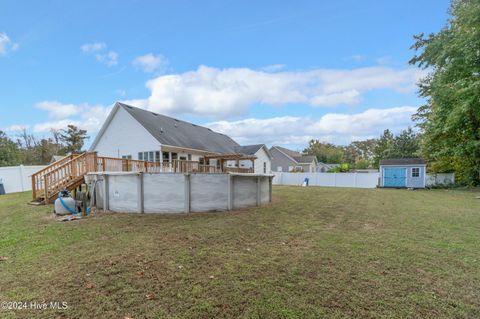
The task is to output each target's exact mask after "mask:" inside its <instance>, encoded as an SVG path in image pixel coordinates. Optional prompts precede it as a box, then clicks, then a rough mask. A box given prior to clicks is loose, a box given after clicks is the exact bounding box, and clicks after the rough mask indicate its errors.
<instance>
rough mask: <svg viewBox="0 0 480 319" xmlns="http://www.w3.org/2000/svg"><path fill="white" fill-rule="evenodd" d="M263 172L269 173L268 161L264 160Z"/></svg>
mask: <svg viewBox="0 0 480 319" xmlns="http://www.w3.org/2000/svg"><path fill="white" fill-rule="evenodd" d="M263 174H267V162H263Z"/></svg>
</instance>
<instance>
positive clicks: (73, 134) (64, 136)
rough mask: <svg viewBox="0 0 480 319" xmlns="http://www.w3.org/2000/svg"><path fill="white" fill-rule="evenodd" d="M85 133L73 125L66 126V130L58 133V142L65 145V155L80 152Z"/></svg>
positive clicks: (85, 136) (85, 137)
mask: <svg viewBox="0 0 480 319" xmlns="http://www.w3.org/2000/svg"><path fill="white" fill-rule="evenodd" d="M87 138H88V136H87V131H86V130H82V129H79V128H78V127H76V126H75V125H68V126H67V129H66V130H61V131H60V140H61V141H62V142H63V143H65V148H64V151H65V152H66V153H79V152H81V151H82V148H83V145H84V143H85V139H87Z"/></svg>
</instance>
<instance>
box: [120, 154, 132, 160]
mask: <svg viewBox="0 0 480 319" xmlns="http://www.w3.org/2000/svg"><path fill="white" fill-rule="evenodd" d="M122 158H123V159H132V155H122Z"/></svg>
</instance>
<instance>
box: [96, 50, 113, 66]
mask: <svg viewBox="0 0 480 319" xmlns="http://www.w3.org/2000/svg"><path fill="white" fill-rule="evenodd" d="M95 59H97V61H98V62H101V63H104V64H106V65H107V66H115V65H117V64H118V53H117V52H115V51H108V52H107V53H97V54H95Z"/></svg>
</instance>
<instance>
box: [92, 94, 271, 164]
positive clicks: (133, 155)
mask: <svg viewBox="0 0 480 319" xmlns="http://www.w3.org/2000/svg"><path fill="white" fill-rule="evenodd" d="M90 151H92V152H93V151H94V152H97V153H98V155H99V156H110V157H118V158H120V157H121V158H124V159H135V160H142V161H149V162H157V163H165V162H169V163H172V161H175V160H183V161H196V162H199V163H200V164H209V165H216V166H217V168H220V165H221V164H220V163H222V162H223V163H224V164H223V165H226V166H227V167H237V168H241V167H245V168H251V169H253V170H254V171H255V172H260V173H269V172H270V162H271V157H272V156H271V154H270V153H269V152H268V149H267V148H266V146H265V145H263V144H259V145H244V146H241V145H239V144H238V143H237V142H235V141H234V140H233V139H232V138H230V137H229V136H227V135H225V134H222V133H218V132H214V131H212V130H211V129H209V128H207V127H203V126H200V125H196V124H193V123H189V122H185V121H181V120H178V119H175V118H172V117H168V116H165V115H161V114H157V113H154V112H150V111H147V110H144V109H140V108H136V107H133V106H130V105H127V104H123V103H116V104H115V106H114V108H113V109H112V111H111V112H110V114H109V116H108V117H107V120H106V121H105V123H104V124H103V126H102V128H101V129H100V131H99V133H98V134H97V136H96V138H95V140H94V141H93V143H92V145H91V147H90ZM240 153H241V154H244V155H255V156H256V157H257V158H256V159H255V160H254V161H253V163H252V161H251V160H248V162H250V163H246V162H247V161H239V160H223V159H222V160H219V159H214V158H212V154H224V155H227V156H226V157H225V158H228V155H234V154H240ZM246 153H248V154H246ZM205 156H207V157H208V158H207V159H205ZM232 157H233V156H232ZM242 165H243V166H242Z"/></svg>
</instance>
